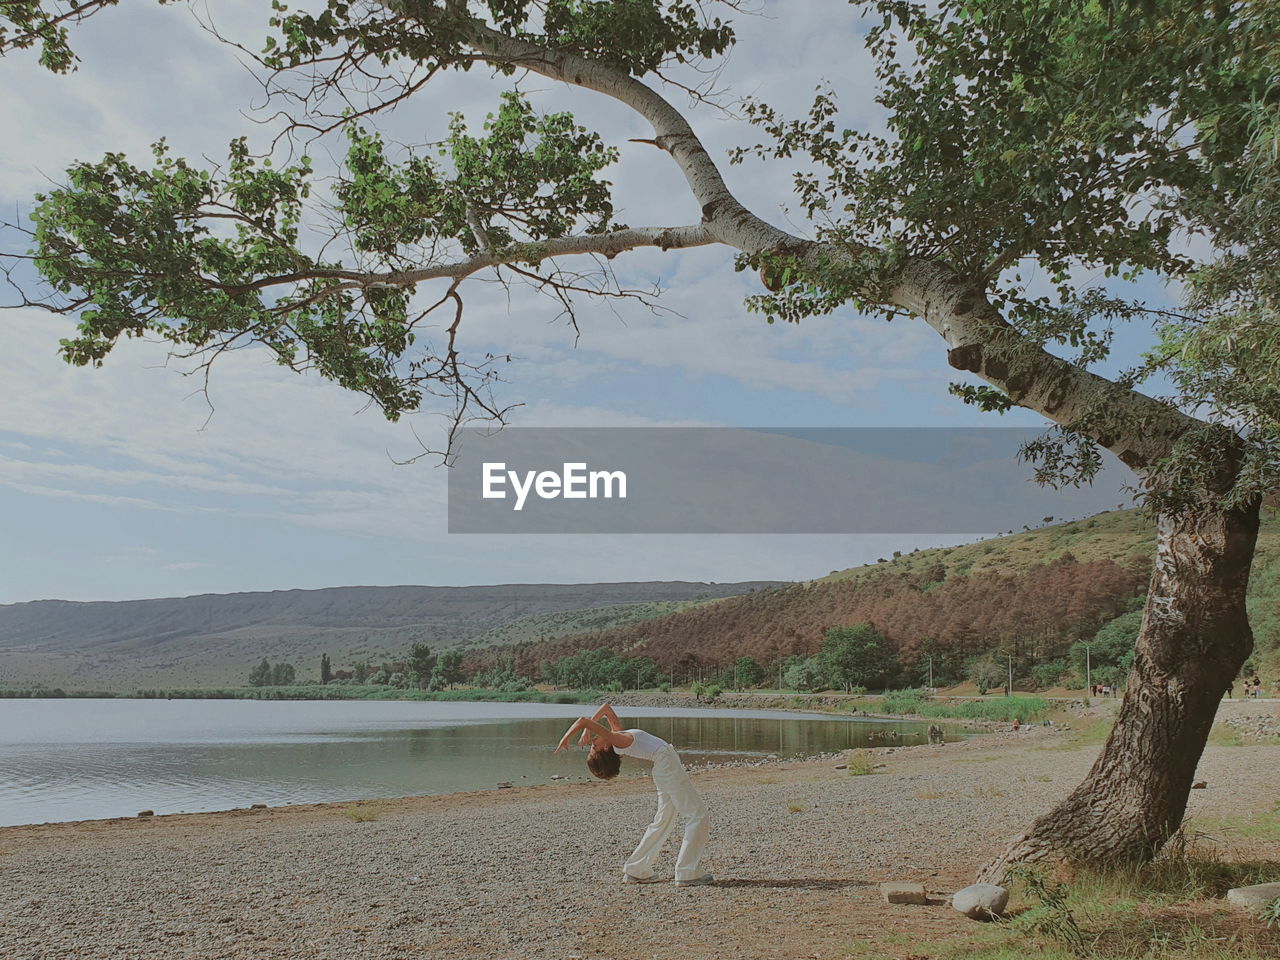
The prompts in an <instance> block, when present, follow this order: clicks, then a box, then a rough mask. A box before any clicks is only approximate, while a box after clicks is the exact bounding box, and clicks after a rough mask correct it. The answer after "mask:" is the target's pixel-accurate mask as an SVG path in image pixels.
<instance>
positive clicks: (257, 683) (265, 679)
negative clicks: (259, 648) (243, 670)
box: [249, 657, 271, 687]
mask: <svg viewBox="0 0 1280 960" xmlns="http://www.w3.org/2000/svg"><path fill="white" fill-rule="evenodd" d="M270 682H271V664H270V662H268V660H267V658H266V657H263V658H262V662H261V663H259V664H258V665H257V666H256V667H254V668H253V669H252V670H250V671H249V686H251V687H265V686H266V685H267V684H269V683H270Z"/></svg>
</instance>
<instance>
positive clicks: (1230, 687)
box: [1227, 680, 1236, 700]
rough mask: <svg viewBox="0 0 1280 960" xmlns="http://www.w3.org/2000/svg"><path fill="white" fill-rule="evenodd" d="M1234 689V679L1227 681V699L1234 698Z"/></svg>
mask: <svg viewBox="0 0 1280 960" xmlns="http://www.w3.org/2000/svg"><path fill="white" fill-rule="evenodd" d="M1235 689H1236V682H1235V681H1234V680H1232V681H1231V682H1230V683H1228V684H1227V699H1228V700H1234V699H1235Z"/></svg>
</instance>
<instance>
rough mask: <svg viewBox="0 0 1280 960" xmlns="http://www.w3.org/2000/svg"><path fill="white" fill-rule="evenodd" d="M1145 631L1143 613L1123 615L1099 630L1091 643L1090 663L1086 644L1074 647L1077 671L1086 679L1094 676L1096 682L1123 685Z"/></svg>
mask: <svg viewBox="0 0 1280 960" xmlns="http://www.w3.org/2000/svg"><path fill="white" fill-rule="evenodd" d="M1141 629H1142V611H1141V610H1131V611H1129V612H1128V613H1122V614H1121V615H1120V616H1118V617H1116V618H1115V619H1114V620H1112V621H1110V622H1109V623H1106V624H1104V625H1103V626H1101V627H1099V628H1098V632H1097V633H1096V634H1095V635H1094V637H1093V639H1092V640H1091V641H1089V643H1088V660H1087V661H1086V659H1085V646H1086V645H1085V643H1083V642H1081V643H1077V644H1074V645H1072V647H1071V658H1072V662H1073V663H1074V665H1075V669H1076V672H1077V673H1078V674H1079V675H1080V676H1081V677H1084V676H1085V675H1086V674H1091V675H1092V678H1093V681H1094V683H1121V682H1123V680H1124V678H1125V677H1127V676H1128V675H1129V670H1130V669H1131V668H1132V667H1133V657H1134V653H1135V650H1134V644H1135V643H1136V642H1137V639H1138V634H1139V632H1140V631H1141Z"/></svg>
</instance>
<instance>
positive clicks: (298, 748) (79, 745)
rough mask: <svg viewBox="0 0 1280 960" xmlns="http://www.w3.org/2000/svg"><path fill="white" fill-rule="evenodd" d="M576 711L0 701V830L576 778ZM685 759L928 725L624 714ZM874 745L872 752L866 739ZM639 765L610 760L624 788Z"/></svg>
mask: <svg viewBox="0 0 1280 960" xmlns="http://www.w3.org/2000/svg"><path fill="white" fill-rule="evenodd" d="M584 709H588V708H584V707H579V706H572V705H569V706H562V705H549V704H474V703H408V702H399V703H383V702H368V701H353V702H334V701H330V702H295V703H288V702H285V703H281V702H256V701H183V700H174V701H138V700H46V701H38V700H35V701H33V700H25V701H24V700H9V701H2V700H0V825H8V824H18V823H40V822H45V821H55V820H80V819H93V818H98V817H111V816H131V815H133V814H135V813H137V811H138V810H140V809H144V808H146V809H152V810H155V811H156V812H157V813H171V812H178V811H188V812H191V811H197V810H220V809H229V808H231V807H238V806H247V805H248V804H251V803H269V804H281V803H299V802H313V801H323V800H348V799H357V798H376V797H391V796H406V795H417V794H428V793H449V792H454V791H459V790H475V789H487V788H492V787H494V786H495V785H496V784H497V783H498V782H500V781H510V782H513V783H515V784H526V783H546V782H550V781H551V780H552V778H553V777H568V778H571V779H585V778H586V770H585V766H584V764H583V754H582V753H581V752H575V753H571V754H569V755H567V756H566V755H564V754H560V755H555V754H554V753H553V751H554V749H555V743H556V741H557V740H558V738H559V736H560V734H561V733H562V732H563V731H564V728H565V725H566V722H567V719H568V718H569V717H572V716H577V715H578V714H580V713H581V712H583V710H584ZM622 715H623V720H624V722H626V723H627V724H629V725H634V726H638V727H643V728H644V729H646V730H649V731H651V732H652V733H655V734H657V735H658V736H660V737H662V738H663V739H664V740H668V741H670V742H672V743H674V744H676V746H677V747H678V749H679V750H680V752H681V755H682V756H683V757H684V759H685V761H686V762H687V763H690V764H701V763H705V762H707V761H713V762H722V761H726V760H744V759H746V760H749V759H751V758H759V757H765V756H768V755H771V754H775V755H777V756H779V757H796V756H806V755H813V754H818V753H830V752H834V751H836V750H843V749H846V748H851V747H863V746H867V745H870V744H875V745H879V744H882V743H883V742H884V740H881V739H879V738H880V737H883V736H884V731H886V730H892V731H896V733H897V739H896V741H894V742H897V743H918V742H921V741H922V740H923V739H924V737H925V731H926V730H927V725H925V724H912V723H894V724H886V723H877V722H869V721H865V720H853V719H847V718H826V717H814V716H810V715H804V714H773V713H750V712H744V711H692V710H660V709H652V708H651V709H645V710H644V712H643V713H642V714H640V713H637V714H628V713H627V712H626V711H625V710H624V711H623V714H622ZM873 737H874V738H875V739H874V740H873ZM645 766H646V765H643V764H639V763H636V762H633V761H625V762H624V769H623V772H624V775H626V774H629V773H638V772H639V771H641V770H643V769H645Z"/></svg>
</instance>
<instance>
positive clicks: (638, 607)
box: [0, 581, 776, 690]
mask: <svg viewBox="0 0 1280 960" xmlns="http://www.w3.org/2000/svg"><path fill="white" fill-rule="evenodd" d="M775 585H776V584H775V582H772V581H770V582H764V581H762V582H751V583H689V582H683V581H673V582H656V581H655V582H644V583H586V584H506V585H498V586H475V587H424V586H397V587H333V588H329V589H324V590H282V591H273V592H266V593H233V594H206V595H202V596H194V597H181V598H169V599H160V600H129V601H115V602H108V601H102V602H89V603H81V602H72V601H65V600H39V601H34V602H31V603H16V604H5V605H0V686H10V687H21V686H30V685H34V684H39V685H43V686H51V687H52V686H62V687H78V688H95V689H113V690H131V689H135V688H137V687H197V686H225V685H238V684H242V683H244V682H245V679H246V677H247V675H248V671H249V668H250V666H252V665H253V664H254V663H256V662H257V661H258V660H260V659H262V657H264V656H265V657H267V658H269V659H271V660H272V661H287V662H291V663H293V664H295V666H296V667H297V668H298V672H299V677H300V678H302V677H307V676H311V675H313V674H316V675H318V671H319V661H320V656H321V654H323V653H329V654H330V656H331V657H332V659H333V663H334V666H335V667H339V666H343V665H349V664H351V663H354V662H355V661H357V660H365V659H369V660H374V661H380V660H383V659H393V658H396V657H399V656H402V655H403V654H404V652H405V651H406V650H407V648H408V647H409V646H410V645H411V644H413V643H418V642H421V643H427V644H429V645H430V646H431V647H432V648H433V649H435V648H444V647H450V646H458V645H461V644H466V643H468V642H469V641H472V640H473V639H475V638H485V642H492V640H493V639H495V638H504V639H522V638H530V639H533V638H538V639H540V638H553V637H558V636H561V635H563V634H564V633H569V632H580V631H582V630H583V629H599V628H603V627H607V626H609V625H611V624H613V623H624V622H629V621H634V620H636V619H639V618H641V617H644V616H657V615H661V614H665V613H668V612H670V611H671V610H673V609H676V608H677V607H678V605H680V604H684V603H689V602H691V601H694V600H698V599H707V598H716V597H726V596H732V595H735V594H740V593H746V592H747V591H749V590H753V589H760V588H766V587H772V586H775Z"/></svg>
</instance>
